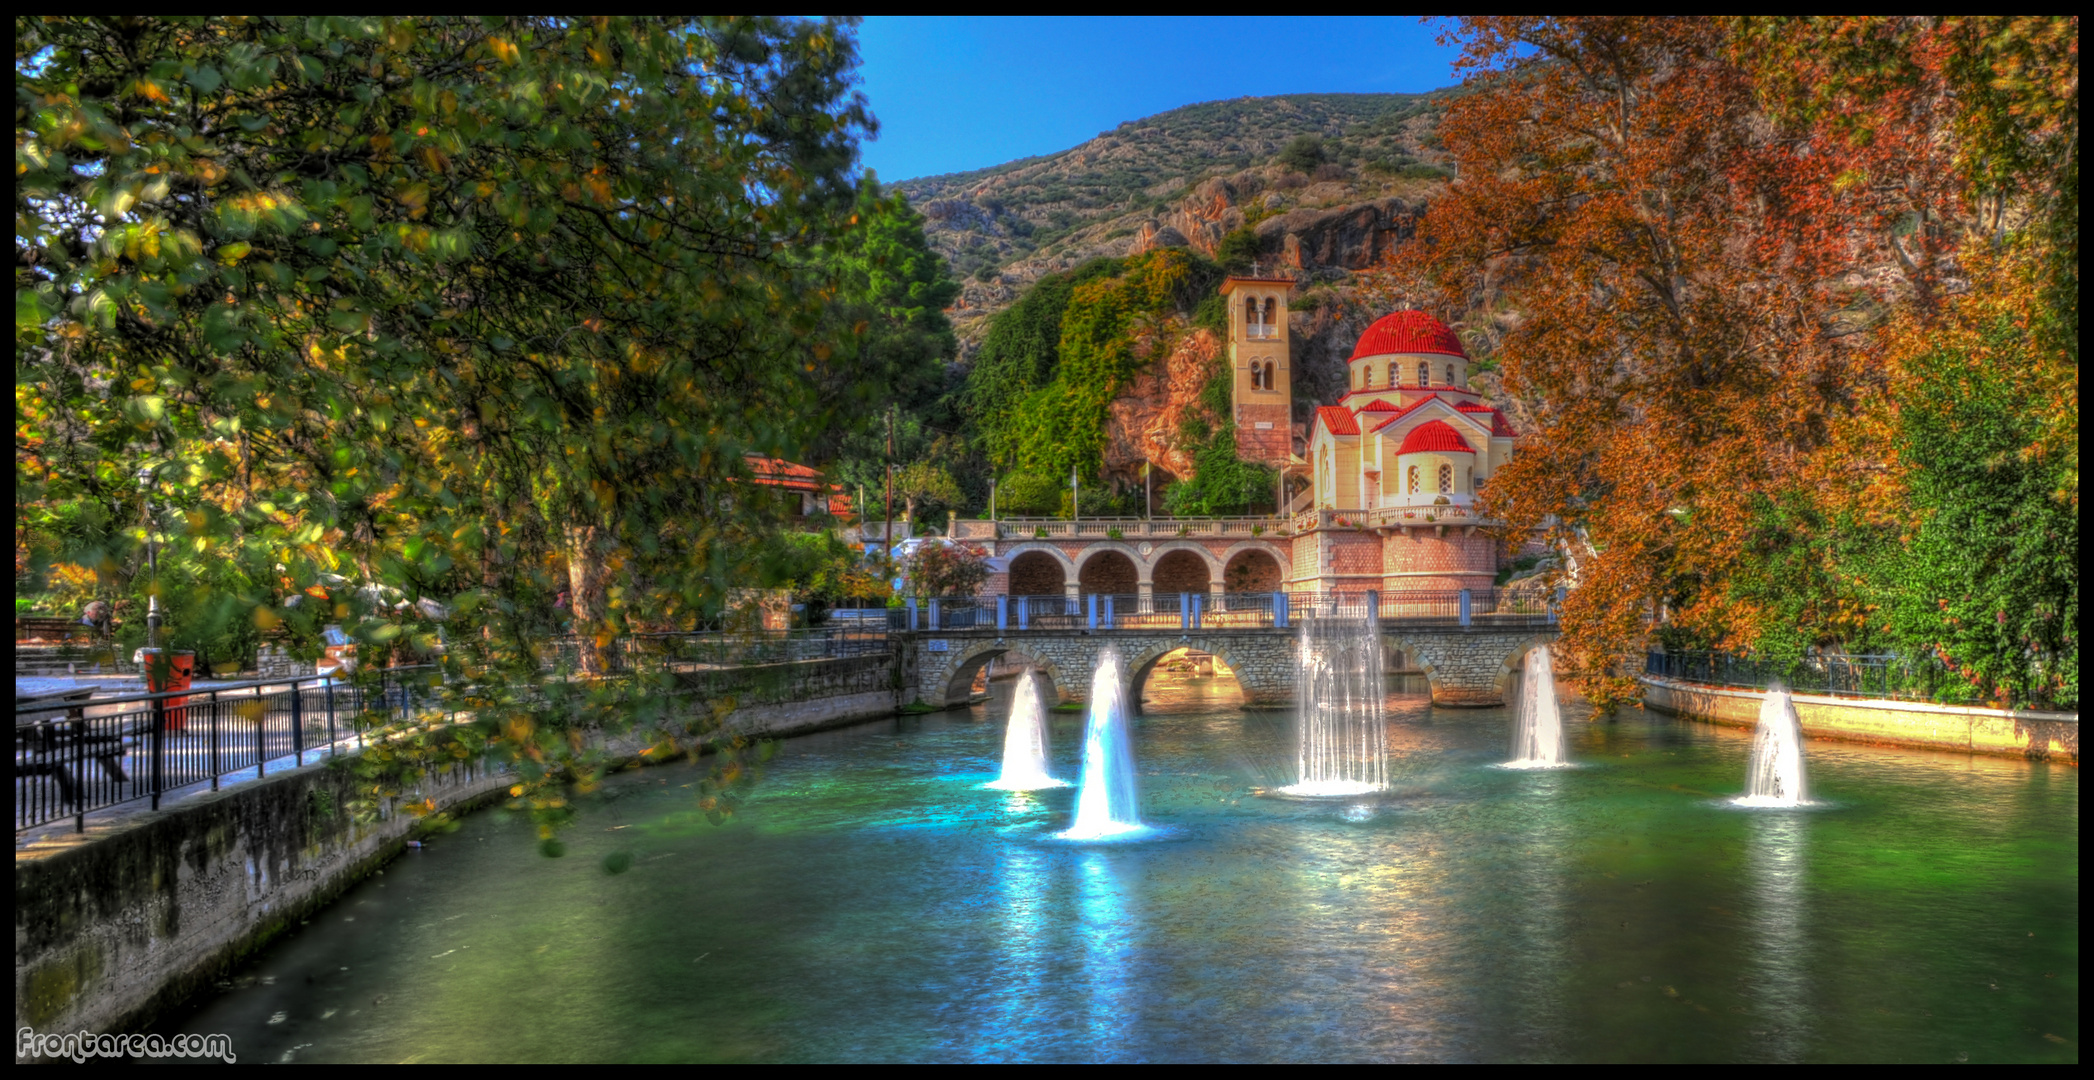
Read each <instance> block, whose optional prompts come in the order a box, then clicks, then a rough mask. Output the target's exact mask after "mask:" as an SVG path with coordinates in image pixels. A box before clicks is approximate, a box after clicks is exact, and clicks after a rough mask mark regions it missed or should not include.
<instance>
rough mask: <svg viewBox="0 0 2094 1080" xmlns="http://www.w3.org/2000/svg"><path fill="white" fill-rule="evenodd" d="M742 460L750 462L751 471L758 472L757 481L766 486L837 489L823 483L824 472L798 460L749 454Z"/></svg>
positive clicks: (800, 489) (808, 489) (803, 489)
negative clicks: (817, 470)
mask: <svg viewBox="0 0 2094 1080" xmlns="http://www.w3.org/2000/svg"><path fill="white" fill-rule="evenodd" d="M742 460H744V461H746V462H748V463H749V471H750V472H752V473H755V474H756V482H757V483H759V484H762V485H764V486H765V487H782V488H787V489H789V490H792V491H821V490H824V489H825V488H826V489H830V490H836V489H835V487H834V485H829V484H824V483H822V474H820V473H818V472H816V471H814V470H813V469H810V468H808V467H807V466H805V465H801V464H798V463H797V462H791V461H786V460H784V459H782V458H773V457H764V456H762V455H760V454H749V455H747V456H746V457H744V458H743V459H742Z"/></svg>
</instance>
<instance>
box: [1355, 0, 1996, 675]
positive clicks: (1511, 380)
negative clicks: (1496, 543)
mask: <svg viewBox="0 0 2094 1080" xmlns="http://www.w3.org/2000/svg"><path fill="white" fill-rule="evenodd" d="M1456 36H1457V37H1459V39H1460V40H1461V43H1462V44H1463V46H1464V50H1465V51H1464V59H1463V60H1462V64H1463V65H1464V66H1466V67H1467V68H1469V69H1470V70H1471V71H1472V72H1473V73H1474V74H1473V75H1472V77H1471V79H1470V84H1471V86H1472V87H1475V88H1476V89H1477V90H1478V91H1479V92H1476V93H1472V94H1469V95H1466V96H1464V97H1461V98H1459V99H1456V100H1455V101H1454V102H1452V103H1451V104H1450V105H1449V108H1448V112H1447V114H1446V118H1445V120H1444V121H1443V122H1442V125H1441V128H1440V135H1441V138H1442V139H1443V140H1444V142H1445V145H1446V147H1447V150H1448V152H1449V153H1450V154H1451V155H1452V156H1453V157H1454V159H1455V161H1456V163H1457V165H1458V167H1459V171H1460V177H1459V180H1458V181H1457V182H1456V183H1454V184H1453V185H1451V186H1450V188H1449V191H1448V193H1447V195H1446V196H1445V197H1443V198H1441V199H1439V200H1438V201H1436V202H1435V203H1434V204H1433V205H1432V207H1431V209H1430V210H1429V212H1428V213H1427V215H1426V217H1425V219H1424V221H1423V222H1422V224H1421V226H1420V228H1419V231H1418V236H1417V239H1416V240H1415V241H1414V242H1413V243H1411V244H1409V245H1407V246H1406V247H1405V248H1403V249H1402V250H1400V251H1399V252H1398V253H1397V254H1396V256H1395V258H1394V261H1393V262H1392V264H1391V266H1390V267H1389V269H1388V271H1387V272H1386V276H1385V281H1384V283H1383V286H1384V288H1387V289H1389V290H1391V291H1401V292H1404V293H1407V294H1408V295H1409V296H1410V297H1411V298H1412V299H1414V300H1415V301H1418V302H1421V303H1423V304H1426V305H1430V306H1433V307H1436V308H1439V309H1441V310H1448V311H1459V310H1463V309H1465V308H1469V307H1472V306H1474V305H1476V304H1478V303H1479V302H1481V301H1483V300H1484V299H1485V298H1487V297H1491V296H1495V295H1499V294H1501V293H1503V294H1507V295H1511V296H1514V297H1516V298H1517V305H1516V308H1517V310H1516V314H1515V315H1514V316H1513V317H1510V318H1507V319H1504V320H1501V321H1502V322H1504V323H1506V324H1509V325H1507V326H1506V328H1505V329H1504V333H1503V337H1502V344H1501V346H1500V348H1499V350H1498V354H1497V359H1498V360H1499V361H1500V362H1501V363H1502V364H1503V367H1504V372H1505V380H1506V387H1507V389H1508V391H1510V392H1511V393H1513V394H1516V395H1518V396H1520V397H1522V398H1524V399H1526V400H1528V401H1530V402H1532V403H1534V405H1535V415H1536V418H1537V420H1538V421H1539V429H1538V430H1537V431H1535V432H1534V433H1533V434H1532V437H1531V438H1528V439H1525V440H1523V442H1522V445H1521V447H1520V449H1519V452H1518V454H1517V455H1516V456H1515V457H1514V459H1513V461H1512V463H1511V464H1510V465H1509V466H1508V467H1507V468H1505V469H1504V470H1502V471H1501V472H1500V473H1498V474H1497V475H1496V476H1495V477H1493V479H1492V481H1491V484H1490V485H1489V489H1488V490H1487V492H1486V493H1485V495H1486V499H1487V505H1488V506H1489V508H1490V510H1491V512H1492V513H1493V514H1494V515H1495V516H1498V517H1501V518H1503V519H1505V520H1506V521H1507V522H1508V523H1509V525H1510V526H1511V527H1512V528H1513V529H1514V530H1525V529H1528V528H1531V527H1534V526H1537V525H1541V524H1549V525H1551V526H1552V528H1553V531H1554V537H1553V538H1554V540H1555V541H1556V542H1557V543H1559V544H1561V545H1563V546H1564V547H1565V548H1566V549H1567V550H1568V552H1569V554H1570V559H1569V560H1568V562H1567V566H1566V576H1567V577H1569V579H1570V583H1571V584H1573V585H1574V586H1575V587H1574V588H1573V589H1572V591H1571V593H1570V598H1569V600H1568V601H1567V603H1566V607H1565V610H1564V613H1563V627H1564V640H1563V646H1564V652H1565V658H1566V660H1567V661H1568V664H1567V669H1568V670H1569V671H1570V672H1572V673H1573V675H1574V676H1575V677H1577V678H1578V679H1579V680H1580V682H1581V683H1582V685H1583V688H1584V689H1585V690H1586V691H1587V692H1588V693H1589V694H1591V695H1593V696H1594V697H1595V698H1596V700H1598V701H1599V702H1600V703H1602V704H1603V705H1604V704H1607V703H1611V702H1612V701H1615V700H1619V699H1621V698H1623V697H1625V696H1629V695H1631V694H1633V693H1634V692H1635V688H1634V684H1633V682H1632V681H1631V680H1630V679H1628V678H1626V677H1625V675H1626V672H1627V670H1630V669H1629V665H1628V663H1627V661H1629V659H1630V657H1631V656H1632V655H1633V654H1634V652H1635V651H1637V650H1639V649H1641V648H1642V647H1643V646H1644V645H1645V643H1646V633H1647V627H1648V626H1649V625H1650V621H1651V619H1652V618H1653V617H1654V616H1655V614H1656V612H1657V611H1658V610H1659V609H1660V607H1661V605H1663V606H1665V607H1668V608H1670V609H1671V612H1672V617H1673V618H1674V619H1675V620H1677V621H1679V622H1681V623H1683V624H1685V625H1687V626H1690V627H1695V628H1698V629H1700V630H1702V631H1704V632H1705V633H1709V634H1711V636H1714V637H1717V638H1720V639H1727V640H1728V641H1730V642H1731V643H1737V642H1740V641H1750V640H1751V639H1752V637H1753V636H1754V633H1755V630H1756V620H1758V619H1759V618H1762V617H1763V616H1762V615H1761V613H1759V612H1757V611H1754V610H1751V609H1749V608H1743V607H1740V606H1739V605H1737V604H1734V603H1733V602H1732V601H1731V600H1730V599H1729V598H1728V594H1727V592H1726V590H1725V589H1724V587H1723V586H1724V582H1725V580H1726V578H1727V576H1728V574H1729V573H1730V571H1731V569H1732V568H1733V567H1734V566H1735V565H1736V564H1737V562H1738V560H1739V559H1740V558H1741V556H1742V554H1743V552H1744V545H1745V543H1746V541H1747V539H1748V538H1749V536H1750V533H1751V530H1752V527H1753V523H1754V520H1755V515H1756V513H1757V508H1758V507H1759V506H1761V505H1763V500H1764V499H1765V498H1766V497H1768V496H1770V495H1773V494H1776V493H1780V492H1784V491H1789V490H1795V489H1797V488H1798V487H1799V486H1800V485H1803V484H1805V483H1809V482H1814V479H1813V478H1815V477H1819V476H1821V475H1823V474H1824V473H1826V472H1828V471H1830V472H1833V473H1845V472H1852V473H1855V474H1869V473H1872V472H1875V471H1880V470H1881V468H1882V467H1883V463H1882V462H1881V461H1878V460H1870V459H1869V458H1867V457H1866V456H1865V455H1857V451H1858V450H1863V449H1866V448H1868V447H1872V446H1874V445H1875V443H1874V442H1873V441H1869V440H1861V441H1857V438H1856V436H1857V433H1855V432H1850V431H1847V430H1846V429H1845V428H1844V426H1843V425H1845V424H1846V423H1847V422H1848V420H1849V418H1851V417H1853V416H1854V415H1855V414H1856V413H1857V411H1858V410H1859V409H1862V408H1864V407H1865V406H1867V404H1868V403H1869V402H1871V401H1874V400H1878V399H1880V397H1881V395H1882V393H1883V390H1884V378H1883V373H1882V371H1881V370H1880V368H1878V367H1877V365H1876V364H1875V363H1874V362H1873V361H1872V359H1871V354H1870V350H1869V348H1868V343H1869V342H1870V341H1871V340H1872V339H1871V335H1870V334H1869V333H1867V332H1865V331H1866V329H1867V327H1868V326H1869V325H1870V324H1871V322H1872V321H1873V320H1874V319H1875V318H1876V313H1877V312H1880V311H1881V310H1882V309H1883V308H1884V306H1885V305H1897V306H1900V307H1903V308H1906V309H1912V310H1925V309H1928V308H1930V307H1931V306H1933V304H1934V302H1935V301H1934V298H1935V297H1937V296H1938V295H1939V294H1940V292H1941V289H1942V284H1941V283H1942V281H1943V278H1944V276H1945V274H1946V273H1948V272H1950V271H1952V270H1953V268H1954V267H1953V263H1952V261H1950V256H1951V255H1952V254H1953V251H1954V247H1955V243H1956V239H1957V238H1956V236H1955V234H1954V233H1953V232H1952V231H1951V230H1949V229H1946V228H1944V227H1941V226H1940V224H1939V223H1940V222H1942V221H1944V220H1946V219H1947V218H1948V217H1949V216H1950V214H1951V212H1952V211H1954V210H1955V209H1956V206H1957V203H1956V190H1955V185H1954V183H1953V180H1954V177H1953V172H1952V170H1951V168H1950V162H1949V159H1948V157H1947V153H1946V149H1945V147H1944V145H1943V143H1942V141H1941V140H1939V139H1937V138H1935V136H1936V134H1938V132H1939V130H1940V128H1941V126H1942V121H1941V120H1940V118H1939V117H1936V116H1935V115H1934V114H1933V112H1932V111H1931V109H1932V106H1930V105H1929V104H1928V103H1927V102H1924V101H1911V102H1908V103H1907V104H1908V106H1909V108H1908V109H1907V112H1906V114H1905V117H1904V120H1903V122H1902V124H1903V126H1899V125H1895V124H1886V125H1884V126H1883V128H1882V129H1881V130H1880V131H1879V133H1878V137H1877V140H1876V141H1875V142H1873V143H1871V144H1870V146H1868V147H1864V148H1857V147H1855V146H1854V145H1852V144H1851V143H1850V142H1849V141H1847V140H1845V139H1841V138H1835V137H1831V136H1828V135H1826V134H1824V133H1823V132H1821V131H1820V130H1819V129H1818V128H1816V127H1813V126H1810V125H1807V124H1800V123H1798V124H1791V123H1787V122H1784V121H1783V120H1782V119H1780V118H1779V117H1776V116H1773V115H1770V114H1769V112H1768V111H1767V110H1766V109H1764V108H1763V107H1762V106H1761V103H1760V100H1759V96H1758V88H1757V86H1756V84H1755V81H1754V79H1753V78H1752V76H1751V73H1749V72H1748V71H1747V70H1745V69H1744V68H1743V67H1741V66H1740V64H1739V62H1738V61H1737V59H1736V56H1735V53H1734V50H1733V48H1732V40H1731V37H1730V32H1729V30H1728V29H1727V28H1726V26H1725V24H1723V23H1720V22H1717V21H1714V20H1709V19H1694V18H1685V19H1675V18H1657V17H1650V18H1642V17H1619V18H1617V17H1590V18H1588V17H1566V18H1543V17H1488V18H1485V17H1478V18H1469V19H1464V20H1463V21H1462V23H1461V29H1460V31H1459V32H1458V34H1457V35H1456ZM1893 162H1894V163H1895V166H1896V167H1895V169H1893V168H1892V163H1893Z"/></svg>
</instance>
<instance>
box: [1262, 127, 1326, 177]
mask: <svg viewBox="0 0 2094 1080" xmlns="http://www.w3.org/2000/svg"><path fill="white" fill-rule="evenodd" d="M1329 158H1330V154H1329V152H1328V151H1326V150H1325V149H1324V147H1323V138H1322V137H1321V136H1318V135H1296V136H1295V137H1294V138H1292V139H1290V140H1288V142H1287V146H1286V148H1285V149H1282V150H1281V151H1280V154H1279V157H1278V158H1276V159H1274V160H1277V161H1278V162H1279V163H1280V164H1282V165H1285V166H1287V167H1288V168H1290V169H1293V170H1294V171H1295V172H1298V173H1310V172H1315V171H1316V166H1318V165H1321V164H1323V163H1324V162H1325V161H1327V160H1329Z"/></svg>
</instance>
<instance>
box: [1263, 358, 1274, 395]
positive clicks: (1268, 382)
mask: <svg viewBox="0 0 2094 1080" xmlns="http://www.w3.org/2000/svg"><path fill="white" fill-rule="evenodd" d="M1265 388H1266V389H1267V390H1271V389H1273V388H1274V384H1273V367H1272V361H1270V360H1267V361H1266V362H1265Z"/></svg>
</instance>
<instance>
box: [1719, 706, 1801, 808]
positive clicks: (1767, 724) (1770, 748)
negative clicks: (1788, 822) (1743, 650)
mask: <svg viewBox="0 0 2094 1080" xmlns="http://www.w3.org/2000/svg"><path fill="white" fill-rule="evenodd" d="M1809 802H1810V792H1809V790H1808V784H1807V783H1806V781H1805V779H1804V775H1803V721H1802V720H1801V719H1800V718H1799V717H1797V715H1796V703H1795V701H1793V700H1791V699H1790V698H1789V693H1788V691H1786V690H1780V689H1770V690H1768V691H1767V698H1766V700H1765V701H1762V702H1760V726H1759V730H1758V731H1756V732H1754V733H1753V736H1752V767H1751V769H1750V771H1748V772H1747V774H1746V777H1745V794H1744V796H1743V797H1741V798H1739V799H1738V800H1737V805H1739V806H1803V805H1806V804H1807V803H1809Z"/></svg>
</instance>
